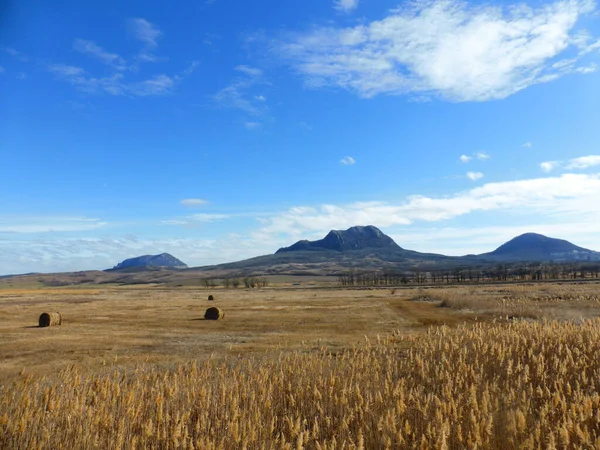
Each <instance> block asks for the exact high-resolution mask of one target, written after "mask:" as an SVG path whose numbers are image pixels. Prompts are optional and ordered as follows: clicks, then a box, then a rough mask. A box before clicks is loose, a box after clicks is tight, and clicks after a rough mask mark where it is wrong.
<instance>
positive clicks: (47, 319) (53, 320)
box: [39, 312, 62, 327]
mask: <svg viewBox="0 0 600 450" xmlns="http://www.w3.org/2000/svg"><path fill="white" fill-rule="evenodd" d="M61 324H62V317H61V315H60V313H57V312H51V313H42V315H41V316H40V320H39V325H40V327H53V326H55V325H61Z"/></svg>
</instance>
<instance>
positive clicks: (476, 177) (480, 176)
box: [467, 172, 483, 181]
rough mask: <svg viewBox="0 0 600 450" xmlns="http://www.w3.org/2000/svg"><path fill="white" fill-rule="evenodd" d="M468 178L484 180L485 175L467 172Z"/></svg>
mask: <svg viewBox="0 0 600 450" xmlns="http://www.w3.org/2000/svg"><path fill="white" fill-rule="evenodd" d="M467 178H468V179H469V180H473V181H477V180H479V179H481V178H483V174H482V173H481V172H467Z"/></svg>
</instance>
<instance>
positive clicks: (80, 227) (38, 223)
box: [0, 216, 107, 233]
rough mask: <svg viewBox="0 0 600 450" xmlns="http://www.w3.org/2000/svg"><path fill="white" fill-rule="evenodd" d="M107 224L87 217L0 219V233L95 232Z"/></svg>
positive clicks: (14, 217)
mask: <svg viewBox="0 0 600 450" xmlns="http://www.w3.org/2000/svg"><path fill="white" fill-rule="evenodd" d="M106 225H107V223H106V222H104V221H102V220H100V219H94V218H87V217H52V216H46V217H37V216H36V217H30V216H27V217H23V216H5V217H0V233H58V232H72V231H86V230H96V229H98V228H102V227H104V226H106Z"/></svg>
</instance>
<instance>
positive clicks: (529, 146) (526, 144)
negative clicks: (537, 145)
mask: <svg viewBox="0 0 600 450" xmlns="http://www.w3.org/2000/svg"><path fill="white" fill-rule="evenodd" d="M521 147H523V148H531V147H533V144H532V143H531V142H525V143H524V144H523V145H521Z"/></svg>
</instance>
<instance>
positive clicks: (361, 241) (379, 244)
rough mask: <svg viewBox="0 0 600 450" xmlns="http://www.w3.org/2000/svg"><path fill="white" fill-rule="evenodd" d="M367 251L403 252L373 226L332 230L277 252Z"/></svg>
mask: <svg viewBox="0 0 600 450" xmlns="http://www.w3.org/2000/svg"><path fill="white" fill-rule="evenodd" d="M365 249H388V250H400V251H401V250H403V249H402V248H401V247H400V246H399V245H398V244H396V243H395V242H394V240H393V239H392V238H391V237H389V236H386V235H385V234H383V233H382V232H381V230H380V229H379V228H377V227H374V226H372V225H368V226H366V227H360V226H357V227H352V228H348V229H347V230H345V231H341V230H331V231H330V232H329V233H328V234H327V236H325V237H324V238H323V239H320V240H318V241H307V240H303V241H298V242H296V243H295V244H293V245H291V246H290V247H284V248H280V249H279V250H277V252H275V253H276V254H277V253H284V252H297V251H323V250H334V251H337V252H349V251H355V250H365Z"/></svg>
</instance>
